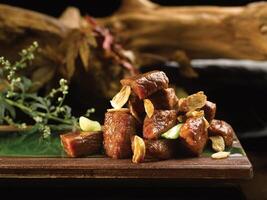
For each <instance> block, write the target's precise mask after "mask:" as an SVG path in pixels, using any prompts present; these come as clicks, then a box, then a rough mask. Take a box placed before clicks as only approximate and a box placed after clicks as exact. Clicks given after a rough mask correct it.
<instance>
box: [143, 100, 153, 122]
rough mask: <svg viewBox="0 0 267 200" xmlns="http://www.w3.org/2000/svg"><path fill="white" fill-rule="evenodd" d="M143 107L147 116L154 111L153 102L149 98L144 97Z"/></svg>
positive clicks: (150, 115)
mask: <svg viewBox="0 0 267 200" xmlns="http://www.w3.org/2000/svg"><path fill="white" fill-rule="evenodd" d="M144 107H145V111H146V114H147V116H148V117H149V118H150V117H152V115H153V114H154V111H155V108H154V105H153V103H152V102H151V101H150V100H149V99H145V100H144Z"/></svg>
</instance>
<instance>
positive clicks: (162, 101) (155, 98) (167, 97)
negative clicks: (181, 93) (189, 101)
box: [148, 88, 178, 110]
mask: <svg viewBox="0 0 267 200" xmlns="http://www.w3.org/2000/svg"><path fill="white" fill-rule="evenodd" d="M148 98H149V100H150V101H151V102H152V103H153V105H154V108H155V109H156V110H174V109H178V98H177V96H176V94H175V91H174V89H173V88H167V89H162V90H159V91H157V92H156V93H154V94H152V95H151V96H149V97H148Z"/></svg>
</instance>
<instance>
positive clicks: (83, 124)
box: [79, 117, 101, 131]
mask: <svg viewBox="0 0 267 200" xmlns="http://www.w3.org/2000/svg"><path fill="white" fill-rule="evenodd" d="M79 124H80V128H81V129H82V131H101V125H100V123H99V122H98V121H93V120H90V119H88V118H86V117H80V120H79Z"/></svg>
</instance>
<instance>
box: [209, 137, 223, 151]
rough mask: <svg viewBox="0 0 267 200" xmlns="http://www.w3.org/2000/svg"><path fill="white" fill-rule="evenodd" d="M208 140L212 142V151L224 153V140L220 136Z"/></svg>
mask: <svg viewBox="0 0 267 200" xmlns="http://www.w3.org/2000/svg"><path fill="white" fill-rule="evenodd" d="M209 139H210V140H211V142H212V149H213V150H214V151H217V152H219V151H224V149H225V143H224V139H223V137H222V136H212V137H209Z"/></svg>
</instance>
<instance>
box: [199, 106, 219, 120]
mask: <svg viewBox="0 0 267 200" xmlns="http://www.w3.org/2000/svg"><path fill="white" fill-rule="evenodd" d="M202 109H203V110H204V114H205V118H206V120H207V121H208V122H211V120H213V119H214V117H215V114H216V104H215V103H212V102H210V101H206V104H205V106H204V107H203V108H202Z"/></svg>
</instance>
